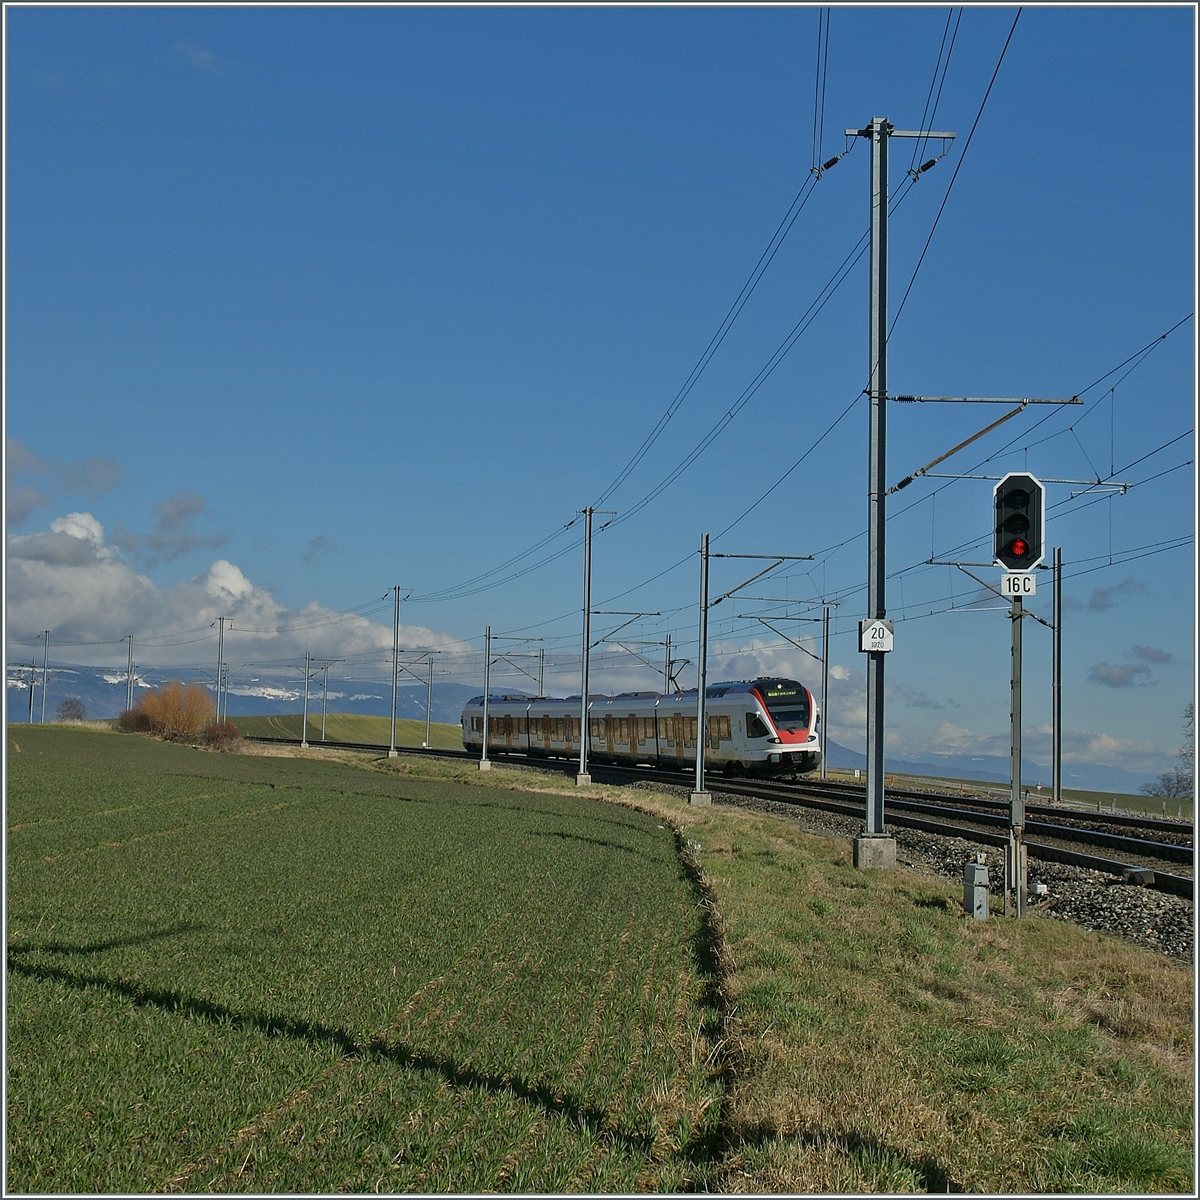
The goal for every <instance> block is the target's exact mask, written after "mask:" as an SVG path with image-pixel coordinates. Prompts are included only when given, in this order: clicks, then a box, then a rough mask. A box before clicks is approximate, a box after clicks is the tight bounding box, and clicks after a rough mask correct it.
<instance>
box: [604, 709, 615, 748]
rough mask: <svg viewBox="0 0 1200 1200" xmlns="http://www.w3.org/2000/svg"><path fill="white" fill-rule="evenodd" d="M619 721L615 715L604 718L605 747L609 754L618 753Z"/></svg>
mask: <svg viewBox="0 0 1200 1200" xmlns="http://www.w3.org/2000/svg"><path fill="white" fill-rule="evenodd" d="M616 746H617V722H616V718H615V717H605V718H604V748H605V749H606V750H607V751H608V753H609V754H614V753H616Z"/></svg>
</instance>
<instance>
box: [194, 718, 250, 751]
mask: <svg viewBox="0 0 1200 1200" xmlns="http://www.w3.org/2000/svg"><path fill="white" fill-rule="evenodd" d="M200 744H201V745H202V746H208V747H209V748H210V749H212V750H219V751H221V752H222V753H224V754H237V753H238V752H239V751H240V750H241V749H242V747H243V746H244V745H245V744H246V743H245V742H244V741H243V740H242V735H241V733H239V732H238V727H237V726H236V725H235V724H234V723H233V722H232V721H219V722H218V721H213V722H211V723H210V724H208V725H206V726H205V727H204V731H203V732H202V733H201V735H200Z"/></svg>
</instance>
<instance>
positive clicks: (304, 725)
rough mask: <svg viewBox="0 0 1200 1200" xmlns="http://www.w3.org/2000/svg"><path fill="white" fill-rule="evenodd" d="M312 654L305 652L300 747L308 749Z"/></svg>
mask: <svg viewBox="0 0 1200 1200" xmlns="http://www.w3.org/2000/svg"><path fill="white" fill-rule="evenodd" d="M310 657H311V656H310V654H309V652H308V651H307V650H305V652H304V720H303V721H302V722H301V724H300V745H301V746H302V747H304V748H306V749H307V747H308V665H309V659H310Z"/></svg>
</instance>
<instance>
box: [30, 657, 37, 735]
mask: <svg viewBox="0 0 1200 1200" xmlns="http://www.w3.org/2000/svg"><path fill="white" fill-rule="evenodd" d="M36 684H37V655H36V654H35V655H34V656H33V657H32V658H31V659H30V660H29V723H30V725H32V724H33V692H34V688H35V686H36Z"/></svg>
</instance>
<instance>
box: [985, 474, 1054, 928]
mask: <svg viewBox="0 0 1200 1200" xmlns="http://www.w3.org/2000/svg"><path fill="white" fill-rule="evenodd" d="M1045 548H1046V488H1045V485H1044V484H1043V483H1042V482H1041V481H1040V480H1039V479H1036V478H1034V476H1032V475H1026V474H1024V473H1022V472H1010V473H1009V474H1008V475H1005V476H1004V478H1003V479H1001V480H1000V482H999V483H997V484H996V487H995V491H994V492H993V493H992V553H993V557H994V559H995V560H996V561H997V562H999V563H1001V564H1002V565H1003V566H1004V567H1006V568H1007V569H1008V574H1007V575H1005V576H1003V578H1002V579H1001V580H1000V594H1001V595H1003V596H1008V597H1009V598H1010V600H1011V602H1012V604H1011V609H1010V611H1009V618H1010V619H1011V621H1012V671H1011V696H1012V699H1011V703H1010V710H1009V711H1010V720H1011V725H1012V737H1011V760H1010V767H1009V778H1010V780H1011V787H1010V792H1009V820H1008V845H1007V846H1006V847H1005V853H1004V915H1005V916H1014V915H1015V916H1017V917H1024V916H1025V900H1026V895H1027V893H1028V885H1029V859H1028V855H1027V853H1026V849H1025V797H1024V795H1023V794H1022V791H1021V626H1022V619H1023V617H1024V615H1025V601H1024V597H1025V596H1032V595H1035V594H1036V592H1037V582H1036V576H1035V575H1034V573H1033V571H1034V568H1035V567H1036V566H1037V565H1038V564H1039V563H1040V562H1041V561H1042V559H1043V558H1044V557H1045V553H1046V549H1045Z"/></svg>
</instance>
